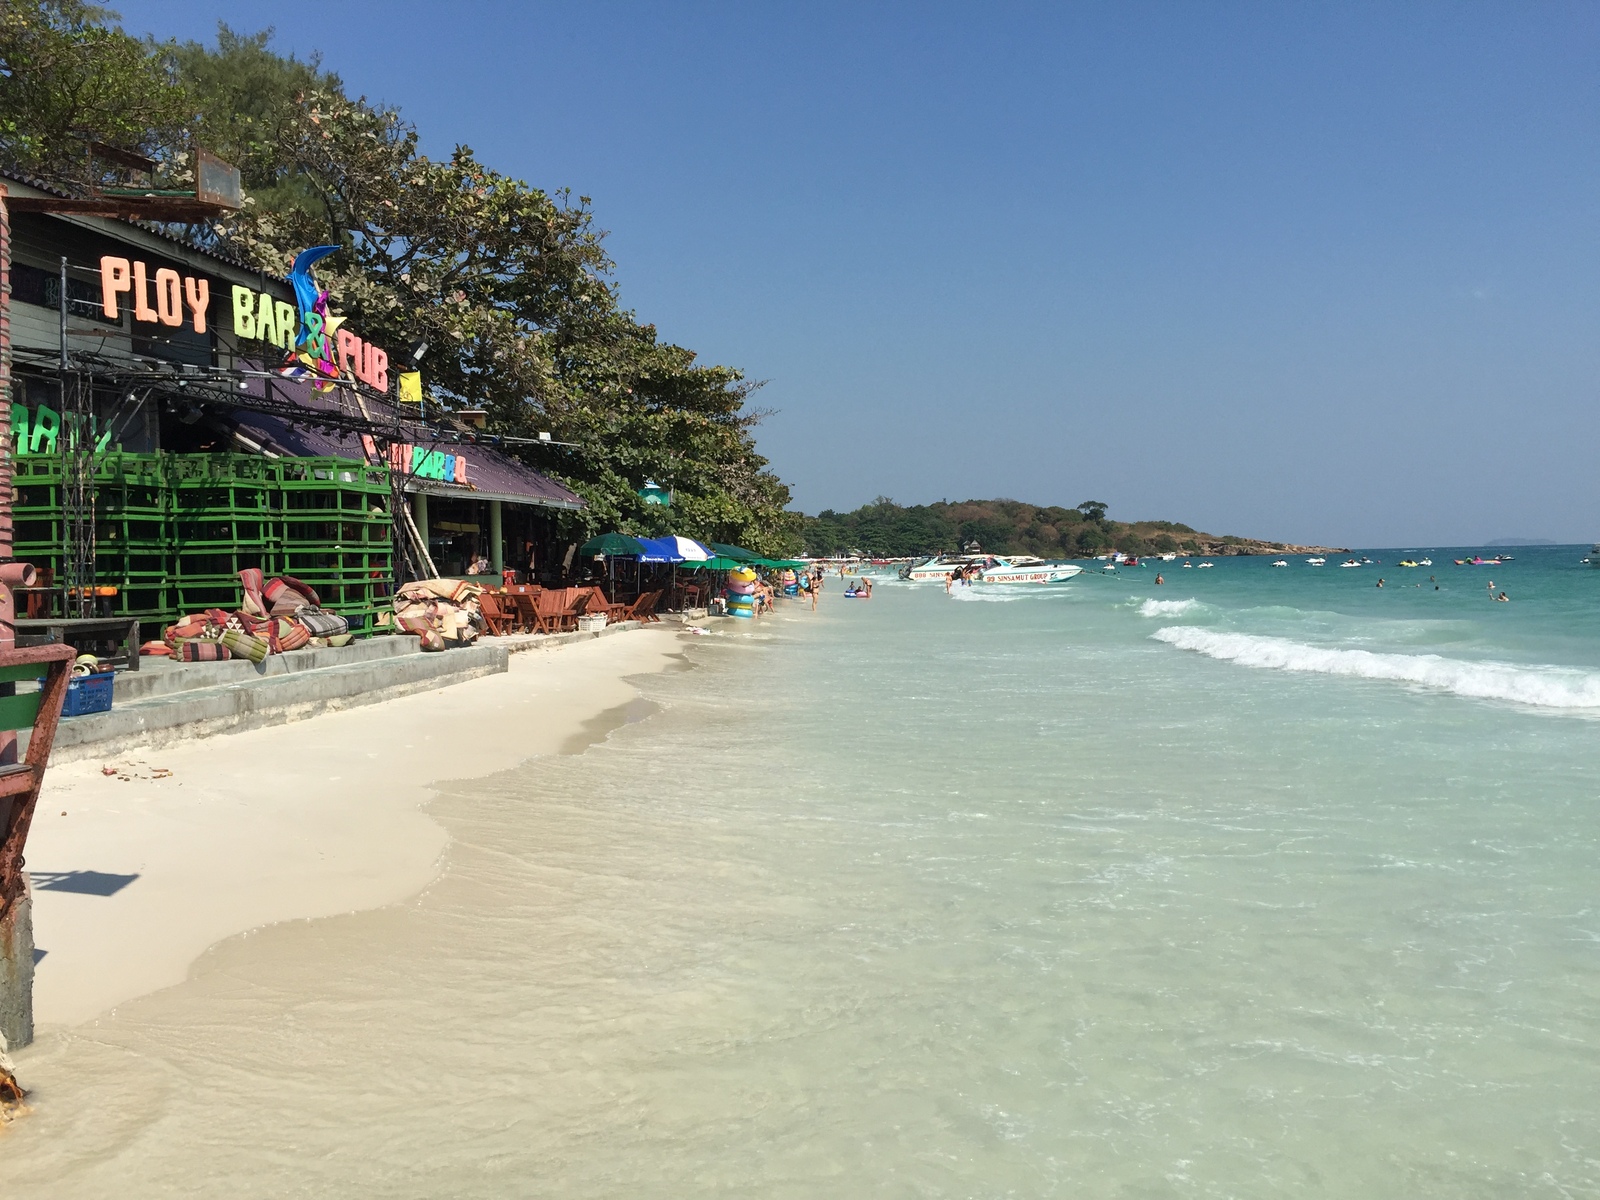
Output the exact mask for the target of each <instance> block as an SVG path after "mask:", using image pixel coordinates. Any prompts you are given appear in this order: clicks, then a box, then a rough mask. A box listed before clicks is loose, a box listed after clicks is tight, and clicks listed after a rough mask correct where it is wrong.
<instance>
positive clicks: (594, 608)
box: [584, 587, 629, 623]
mask: <svg viewBox="0 0 1600 1200" xmlns="http://www.w3.org/2000/svg"><path fill="white" fill-rule="evenodd" d="M585 590H587V591H588V593H589V604H588V607H587V608H585V609H584V612H586V613H605V615H606V620H607V621H608V622H611V623H615V622H617V621H621V620H624V619H625V618H626V616H627V612H628V607H629V606H628V605H626V604H613V603H611V601H609V600H607V599H606V594H605V592H604V591H602V590H601V589H600V588H598V587H590V588H587V589H585Z"/></svg>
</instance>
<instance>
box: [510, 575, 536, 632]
mask: <svg viewBox="0 0 1600 1200" xmlns="http://www.w3.org/2000/svg"><path fill="white" fill-rule="evenodd" d="M542 590H543V589H541V588H536V587H529V586H528V585H527V584H518V585H517V586H516V587H514V588H510V589H508V590H507V592H506V597H505V598H506V599H507V600H508V601H510V603H511V607H512V608H513V609H514V610H515V611H516V614H517V631H518V632H519V633H532V632H533V631H534V630H535V629H537V628H538V627H539V617H538V612H537V601H538V596H539V593H540V591H542Z"/></svg>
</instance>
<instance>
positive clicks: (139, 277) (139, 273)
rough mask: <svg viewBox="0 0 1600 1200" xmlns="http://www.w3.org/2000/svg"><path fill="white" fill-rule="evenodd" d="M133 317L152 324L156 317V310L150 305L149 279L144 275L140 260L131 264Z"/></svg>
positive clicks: (142, 264)
mask: <svg viewBox="0 0 1600 1200" xmlns="http://www.w3.org/2000/svg"><path fill="white" fill-rule="evenodd" d="M133 319H134V320H135V321H149V322H151V323H152V324H154V323H155V321H156V320H157V319H158V318H157V316H156V310H155V309H153V308H151V307H150V281H149V280H148V279H146V278H145V276H144V263H142V262H135V263H134V264H133Z"/></svg>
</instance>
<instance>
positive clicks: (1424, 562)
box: [1417, 558, 1433, 567]
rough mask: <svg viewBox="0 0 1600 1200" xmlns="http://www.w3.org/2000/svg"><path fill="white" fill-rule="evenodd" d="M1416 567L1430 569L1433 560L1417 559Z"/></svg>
mask: <svg viewBox="0 0 1600 1200" xmlns="http://www.w3.org/2000/svg"><path fill="white" fill-rule="evenodd" d="M1417 566H1419V567H1431V566H1433V559H1431V558H1419V559H1417Z"/></svg>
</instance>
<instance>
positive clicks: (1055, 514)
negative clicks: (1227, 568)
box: [801, 496, 1331, 558]
mask: <svg viewBox="0 0 1600 1200" xmlns="http://www.w3.org/2000/svg"><path fill="white" fill-rule="evenodd" d="M801 539H802V541H803V542H804V545H805V552H806V553H807V554H813V555H818V556H832V555H841V554H856V553H859V554H865V555H870V556H872V557H877V558H904V557H909V556H914V555H922V554H937V553H940V552H941V551H950V552H956V551H961V550H972V549H978V550H983V551H985V552H987V553H990V554H1036V555H1038V556H1039V557H1040V558H1092V557H1093V556H1094V555H1096V554H1104V553H1106V552H1107V551H1110V550H1120V551H1122V552H1123V553H1125V554H1169V553H1176V554H1204V555H1224V554H1279V553H1283V554H1294V553H1302V552H1305V553H1309V552H1313V551H1331V548H1330V547H1327V546H1296V545H1293V544H1291V543H1287V542H1263V541H1258V540H1256V539H1254V538H1245V537H1234V536H1231V535H1229V536H1220V537H1219V536H1217V535H1215V534H1209V533H1200V532H1198V531H1197V530H1194V529H1191V528H1189V526H1187V525H1180V524H1179V523H1178V522H1176V521H1114V520H1112V519H1111V518H1110V517H1108V516H1107V515H1106V505H1104V504H1102V503H1100V502H1099V501H1096V500H1088V501H1085V502H1084V503H1082V504H1080V505H1078V506H1077V507H1076V508H1062V507H1060V506H1058V505H1045V506H1040V505H1034V504H1024V503H1022V502H1021V501H1018V500H962V501H959V502H950V501H945V500H941V501H939V502H938V503H937V504H916V505H912V506H910V507H904V506H902V505H899V504H896V503H895V502H894V501H893V500H890V499H888V498H887V497H884V496H880V497H879V498H878V499H876V500H874V501H873V502H872V503H871V504H864V505H862V506H861V507H860V508H858V509H856V510H855V511H854V512H847V513H838V512H833V511H832V510H825V511H823V512H821V513H818V514H817V515H816V516H814V517H807V518H806V519H805V525H804V527H803V528H802V530H801Z"/></svg>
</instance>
